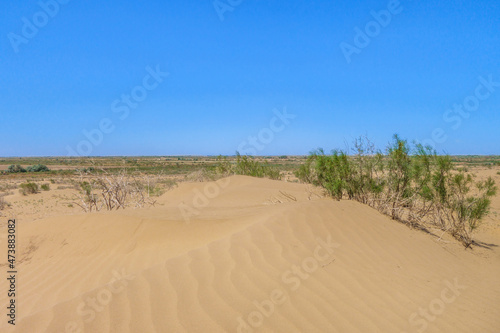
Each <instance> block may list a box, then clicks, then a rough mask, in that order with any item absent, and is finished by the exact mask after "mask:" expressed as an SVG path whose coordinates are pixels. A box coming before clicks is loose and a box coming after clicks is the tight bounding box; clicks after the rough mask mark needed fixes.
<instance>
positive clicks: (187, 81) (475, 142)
mask: <svg viewBox="0 0 500 333" xmlns="http://www.w3.org/2000/svg"><path fill="white" fill-rule="evenodd" d="M59 1H60V2H59ZM59 1H57V0H42V1H41V2H37V1H22V2H21V1H13V0H6V1H2V2H1V4H0V36H1V38H0V88H1V89H0V99H1V101H2V103H0V115H1V118H0V141H1V144H0V156H66V155H68V154H77V155H189V154H192V155H206V154H211V155H217V154H234V152H235V151H236V150H237V149H238V147H239V149H240V150H243V151H244V152H245V151H246V152H252V149H251V148H252V147H253V148H256V149H253V151H254V152H255V153H257V154H259V155H281V154H307V153H308V152H309V151H311V150H312V149H315V148H318V147H323V148H325V150H330V149H332V148H336V147H344V142H346V141H348V142H349V141H352V139H354V138H355V137H357V136H359V135H367V136H368V137H370V138H371V139H372V140H373V141H374V142H375V143H376V144H377V145H378V146H380V147H384V146H385V145H386V143H387V142H388V141H389V140H390V139H391V136H392V134H394V133H399V134H400V135H401V136H402V137H405V138H408V139H410V140H413V139H417V140H421V141H423V140H425V142H426V143H431V144H433V145H435V147H436V149H437V150H438V151H439V152H447V153H450V154H500V140H499V139H500V134H499V128H500V112H499V111H500V3H499V2H498V1H493V0H491V1H475V2H472V1H453V2H436V1H403V0H402V1H400V2H399V3H398V2H397V1H375V0H373V1H351V0H338V1H295V0H289V1H251V0H243V1H237V0H231V1H228V0H220V1H217V2H215V5H214V2H213V1H211V0H206V1H177V0H172V1H155V0H150V1H146V2H135V1H134V2H132V1H130V2H126V3H124V2H123V1H106V2H98V1H82V0H71V1H69V2H67V0H64V1H63V0H59ZM66 2H67V3H66ZM231 3H232V4H233V5H231ZM44 8H45V9H44ZM374 13H376V14H375V16H379V21H376V20H375V16H374ZM384 13H385V14H386V15H385V16H384ZM387 13H388V14H389V16H387ZM221 18H223V20H222V19H221ZM367 29H368V30H367ZM370 29H371V30H370ZM359 31H361V33H359ZM360 36H361V37H360ZM346 45H347V46H346ZM346 48H347V50H350V51H347V53H346ZM352 50H356V52H353V51H352ZM349 52H350V53H349ZM157 70H159V71H160V72H161V73H166V72H168V75H167V74H161V76H160V77H159V78H158V80H155V79H154V77H152V76H151V74H150V72H154V71H157ZM145 80H146V81H145ZM144 82H146V85H148V87H149V88H148V89H149V90H147V89H145V86H144ZM153 86H154V88H153ZM133 93H135V95H133ZM144 93H145V94H144ZM124 95H125V96H127V95H129V96H135V97H129V100H130V98H132V101H131V103H133V107H131V106H126V105H127V104H126V102H123V101H122V97H123V96H124ZM134 98H136V99H135V100H134ZM454 104H456V106H457V107H458V108H455V107H454ZM464 104H465V109H464ZM119 107H121V109H118V108H119ZM127 108H128V110H127V112H126V113H127V115H126V116H124V115H125V111H124V110H125V109H127ZM460 108H462V111H460ZM119 110H121V111H119ZM283 110H286V112H287V113H288V114H291V115H294V117H293V118H292V117H291V116H290V118H288V119H285V122H283V121H282V120H280V119H279V118H277V116H276V112H278V113H280V112H281V113H283ZM467 110H470V111H467ZM102 124H104V125H105V126H103V127H102V128H100V125H102ZM85 132H86V133H87V136H86V135H85ZM89 133H90V134H89ZM252 138H253V142H257V143H256V144H255V143H254V144H251V143H250V142H252ZM255 140H257V141H255Z"/></svg>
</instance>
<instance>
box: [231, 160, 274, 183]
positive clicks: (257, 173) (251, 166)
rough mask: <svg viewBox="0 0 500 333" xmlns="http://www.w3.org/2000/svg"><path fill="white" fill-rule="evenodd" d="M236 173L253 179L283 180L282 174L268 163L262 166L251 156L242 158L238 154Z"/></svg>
mask: <svg viewBox="0 0 500 333" xmlns="http://www.w3.org/2000/svg"><path fill="white" fill-rule="evenodd" d="M234 172H235V173H236V174H237V175H245V176H252V177H260V178H262V177H267V178H270V179H274V180H280V179H281V172H280V171H279V170H278V169H276V168H274V167H272V166H271V165H269V163H268V162H266V163H264V164H261V163H259V162H258V161H255V160H253V157H250V156H241V155H240V154H239V153H236V166H235V169H234Z"/></svg>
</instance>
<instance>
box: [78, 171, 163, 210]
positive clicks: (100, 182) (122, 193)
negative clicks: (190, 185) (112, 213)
mask: <svg viewBox="0 0 500 333" xmlns="http://www.w3.org/2000/svg"><path fill="white" fill-rule="evenodd" d="M79 187H80V189H79V194H78V195H77V197H76V198H75V201H74V204H76V205H77V206H79V207H81V208H82V209H83V210H84V211H85V212H92V211H100V210H101V209H103V208H104V209H106V210H118V209H120V208H121V209H125V208H127V207H133V208H140V207H144V206H154V205H155V204H156V199H154V198H153V197H155V196H159V195H161V194H162V193H163V190H164V188H162V187H161V186H160V185H159V182H158V177H154V176H150V175H143V174H139V175H130V174H128V172H127V171H126V170H125V169H124V170H121V171H120V172H119V173H117V174H112V173H109V172H107V171H106V170H104V169H101V170H100V173H95V170H92V171H90V172H89V171H87V172H86V173H83V172H82V173H81V174H80V183H79ZM167 188H170V187H167Z"/></svg>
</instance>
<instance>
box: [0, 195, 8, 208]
mask: <svg viewBox="0 0 500 333" xmlns="http://www.w3.org/2000/svg"><path fill="white" fill-rule="evenodd" d="M9 206H10V204H9V203H8V202H7V201H5V198H4V197H3V196H0V210H4V209H5V208H7V207H9Z"/></svg>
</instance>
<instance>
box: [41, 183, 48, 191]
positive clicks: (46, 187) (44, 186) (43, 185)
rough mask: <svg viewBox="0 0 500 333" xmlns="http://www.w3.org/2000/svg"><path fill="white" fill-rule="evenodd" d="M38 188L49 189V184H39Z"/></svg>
mask: <svg viewBox="0 0 500 333" xmlns="http://www.w3.org/2000/svg"><path fill="white" fill-rule="evenodd" d="M40 188H41V189H42V191H49V190H50V184H48V183H47V184H42V186H40Z"/></svg>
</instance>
